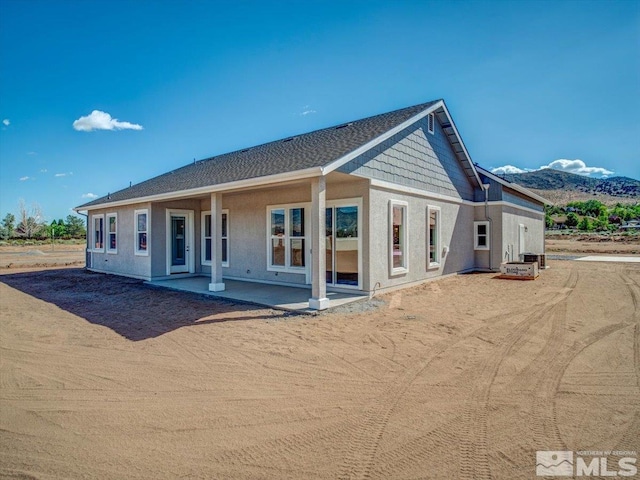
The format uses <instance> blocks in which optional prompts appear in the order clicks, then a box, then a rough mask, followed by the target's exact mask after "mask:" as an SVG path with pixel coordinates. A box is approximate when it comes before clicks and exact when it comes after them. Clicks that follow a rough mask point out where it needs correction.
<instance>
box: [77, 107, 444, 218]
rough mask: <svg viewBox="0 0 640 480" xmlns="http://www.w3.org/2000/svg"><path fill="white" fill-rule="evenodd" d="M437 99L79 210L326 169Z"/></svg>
mask: <svg viewBox="0 0 640 480" xmlns="http://www.w3.org/2000/svg"><path fill="white" fill-rule="evenodd" d="M438 101H439V100H435V101H432V102H427V103H422V104H420V105H414V106H412V107H407V108H403V109H400V110H395V111H393V112H388V113H383V114H381V115H375V116H373V117H368V118H363V119H361V120H355V121H353V122H349V123H345V124H341V125H337V126H333V127H329V128H325V129H322V130H316V131H314V132H310V133H304V134H301V135H296V136H293V137H289V138H286V139H281V140H277V141H275V142H270V143H265V144H263V145H258V146H255V147H250V148H245V149H242V150H237V151H235V152H230V153H225V154H223V155H218V156H215V157H211V158H208V159H205V160H200V161H197V162H195V163H190V164H188V165H185V166H184V167H181V168H178V169H177V170H173V171H171V172H168V173H165V174H163V175H160V176H157V177H154V178H151V179H149V180H146V181H144V182H141V183H138V184H136V185H133V186H131V187H129V188H125V189H123V190H120V191H118V192H115V193H111V194H110V195H109V196H104V197H102V198H98V199H96V200H93V201H91V202H88V203H85V204H83V205H81V206H79V207H77V208H78V209H82V208H87V207H92V206H96V205H101V204H105V203H111V202H121V201H126V200H135V199H137V198H143V197H148V196H151V195H159V194H165V193H170V192H176V191H181V190H189V189H193V188H200V187H206V186H210V185H217V184H222V183H228V182H234V181H238V180H247V179H252V178H259V177H264V176H268V175H276V174H279V173H286V172H293V171H298V170H305V169H307V168H313V167H324V166H325V165H327V164H329V163H331V162H333V161H334V160H337V159H339V158H341V157H343V156H344V155H347V154H348V153H350V152H352V151H354V150H356V149H358V148H359V147H361V146H362V145H364V144H366V143H368V142H369V141H371V140H373V139H375V138H376V137H378V136H380V135H382V134H384V133H385V132H387V131H389V130H391V129H392V128H394V127H396V126H398V125H400V124H401V123H403V122H405V121H407V120H409V119H410V118H411V117H413V116H415V115H417V114H419V113H420V112H422V111H424V110H426V109H427V108H429V107H431V106H432V105H434V104H435V103H437V102H438Z"/></svg>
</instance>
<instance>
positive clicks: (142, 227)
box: [135, 209, 149, 255]
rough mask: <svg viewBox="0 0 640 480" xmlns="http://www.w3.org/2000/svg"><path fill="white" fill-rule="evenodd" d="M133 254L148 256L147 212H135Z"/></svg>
mask: <svg viewBox="0 0 640 480" xmlns="http://www.w3.org/2000/svg"><path fill="white" fill-rule="evenodd" d="M135 229H136V231H135V254H136V255H149V243H148V233H149V210H147V209H144V210H136V211H135Z"/></svg>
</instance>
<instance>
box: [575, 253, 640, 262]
mask: <svg viewBox="0 0 640 480" xmlns="http://www.w3.org/2000/svg"><path fill="white" fill-rule="evenodd" d="M576 260H578V261H581V262H623V263H640V255H637V256H633V257H630V256H627V257H614V256H613V255H589V256H587V257H580V258H576Z"/></svg>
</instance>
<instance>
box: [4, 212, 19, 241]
mask: <svg viewBox="0 0 640 480" xmlns="http://www.w3.org/2000/svg"><path fill="white" fill-rule="evenodd" d="M2 226H3V227H4V229H5V232H6V235H7V238H11V237H13V234H14V232H15V230H16V217H15V215H14V214H13V213H7V214H6V215H5V217H4V219H3V220H2Z"/></svg>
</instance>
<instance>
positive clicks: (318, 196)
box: [309, 176, 329, 310]
mask: <svg viewBox="0 0 640 480" xmlns="http://www.w3.org/2000/svg"><path fill="white" fill-rule="evenodd" d="M325 222H326V181H325V177H322V176H321V177H317V178H314V179H312V180H311V298H310V299H309V308H313V309H314V310H325V309H326V308H329V299H328V298H327V277H326V275H327V257H326V251H325V248H326V247H325V243H326V237H325V235H326V232H325Z"/></svg>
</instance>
